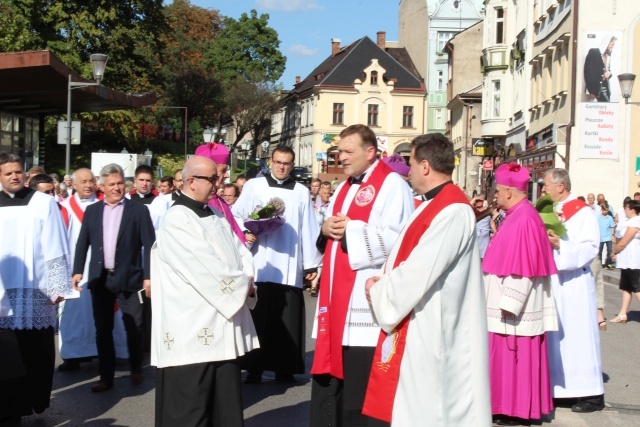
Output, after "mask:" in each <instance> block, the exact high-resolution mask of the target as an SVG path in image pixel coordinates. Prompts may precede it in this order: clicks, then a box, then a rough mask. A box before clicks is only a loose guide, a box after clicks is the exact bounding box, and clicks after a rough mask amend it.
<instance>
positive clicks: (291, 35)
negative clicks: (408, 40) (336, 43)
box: [191, 0, 400, 89]
mask: <svg viewBox="0 0 640 427" xmlns="http://www.w3.org/2000/svg"><path fill="white" fill-rule="evenodd" d="M191 3H192V4H194V5H197V6H200V7H204V8H207V9H217V10H219V11H220V13H221V14H222V15H224V16H230V17H232V18H236V19H237V18H239V17H240V15H242V13H243V12H246V13H249V11H250V10H251V9H256V10H257V11H258V14H262V13H267V14H269V25H270V26H271V27H272V28H274V29H275V30H276V31H277V32H278V36H279V39H280V51H281V52H282V53H283V55H285V56H286V57H287V66H286V70H285V72H284V74H283V75H282V77H281V79H280V83H282V86H283V89H292V88H293V85H294V83H295V76H298V75H299V76H301V78H302V79H304V78H305V77H306V76H307V75H308V74H309V73H310V72H311V71H313V69H314V68H315V67H316V66H317V65H318V64H319V63H320V62H322V61H323V60H324V59H325V58H326V57H328V56H329V55H330V54H331V39H332V38H338V39H340V40H341V42H342V46H344V45H346V44H348V43H351V42H353V41H355V40H357V39H359V38H361V37H364V36H369V38H371V39H372V40H373V41H375V40H376V33H377V32H378V31H386V32H387V40H389V41H396V40H397V39H398V5H399V3H400V1H399V0H191Z"/></svg>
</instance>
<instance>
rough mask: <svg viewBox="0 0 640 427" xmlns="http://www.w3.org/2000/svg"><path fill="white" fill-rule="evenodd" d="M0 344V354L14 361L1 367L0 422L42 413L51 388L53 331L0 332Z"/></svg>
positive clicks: (53, 354) (4, 330)
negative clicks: (7, 418)
mask: <svg viewBox="0 0 640 427" xmlns="http://www.w3.org/2000/svg"><path fill="white" fill-rule="evenodd" d="M0 342H1V343H2V347H0V352H3V353H4V355H9V354H11V357H12V359H13V360H11V361H3V365H2V366H0V372H1V373H2V375H1V377H2V378H3V380H2V381H0V418H2V417H22V416H26V415H32V414H33V413H34V412H35V413H36V414H40V413H42V412H43V411H44V410H45V409H47V408H48V407H49V399H50V398H51V386H52V384H53V368H54V364H55V359H56V350H55V343H54V338H53V328H45V329H18V330H12V329H0ZM5 369H11V371H12V372H3V371H4V370H5ZM13 373H15V376H14V375H13Z"/></svg>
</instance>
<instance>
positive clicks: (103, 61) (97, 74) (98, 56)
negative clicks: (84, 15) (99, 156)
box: [65, 53, 109, 175]
mask: <svg viewBox="0 0 640 427" xmlns="http://www.w3.org/2000/svg"><path fill="white" fill-rule="evenodd" d="M89 59H90V60H91V66H92V67H93V78H94V79H95V80H96V82H95V83H81V82H73V81H71V78H72V76H71V74H69V85H68V86H67V144H66V155H65V171H66V172H65V173H66V174H67V175H69V173H70V172H69V170H70V169H71V139H72V136H71V135H72V127H73V123H72V122H71V91H72V90H73V89H76V88H81V87H88V86H100V82H101V81H102V78H103V77H104V70H105V68H106V67H107V60H108V59H109V57H108V56H107V55H105V54H103V53H94V54H93V55H91V56H90V57H89Z"/></svg>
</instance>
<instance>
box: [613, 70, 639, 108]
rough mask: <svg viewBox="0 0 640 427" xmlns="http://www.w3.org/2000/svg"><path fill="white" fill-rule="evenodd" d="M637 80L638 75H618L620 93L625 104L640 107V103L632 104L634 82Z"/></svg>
mask: <svg viewBox="0 0 640 427" xmlns="http://www.w3.org/2000/svg"><path fill="white" fill-rule="evenodd" d="M635 80H636V75H635V74H631V73H624V74H618V81H619V82H620V92H621V93H622V97H623V98H624V103H625V104H634V105H639V104H640V102H630V101H629V98H631V92H633V82H634V81H635Z"/></svg>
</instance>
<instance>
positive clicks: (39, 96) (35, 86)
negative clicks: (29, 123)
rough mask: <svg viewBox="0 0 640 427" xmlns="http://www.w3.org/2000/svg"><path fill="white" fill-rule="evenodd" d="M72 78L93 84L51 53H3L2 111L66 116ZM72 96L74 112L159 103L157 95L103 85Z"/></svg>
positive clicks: (0, 68)
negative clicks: (132, 92) (127, 91)
mask: <svg viewBox="0 0 640 427" xmlns="http://www.w3.org/2000/svg"><path fill="white" fill-rule="evenodd" d="M69 75H71V76H72V77H71V78H72V81H74V82H86V83H93V82H92V81H91V80H87V79H85V78H83V77H81V76H80V75H79V74H77V73H76V72H75V71H73V70H72V69H71V68H69V67H68V66H67V65H65V64H64V63H63V62H62V61H60V60H59V59H58V58H57V57H55V56H54V55H53V54H52V53H51V52H49V51H34V52H9V53H0V111H6V112H10V113H13V114H24V115H56V114H65V113H66V112H67V86H68V81H69ZM71 94H72V100H71V107H72V111H73V112H74V113H82V112H99V111H108V110H125V109H131V108H140V107H144V106H147V105H153V104H155V103H156V95H155V94H152V93H145V94H128V93H123V92H119V91H116V90H114V89H110V88H108V87H106V86H102V85H100V86H88V87H85V88H76V89H73V90H72V91H71Z"/></svg>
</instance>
